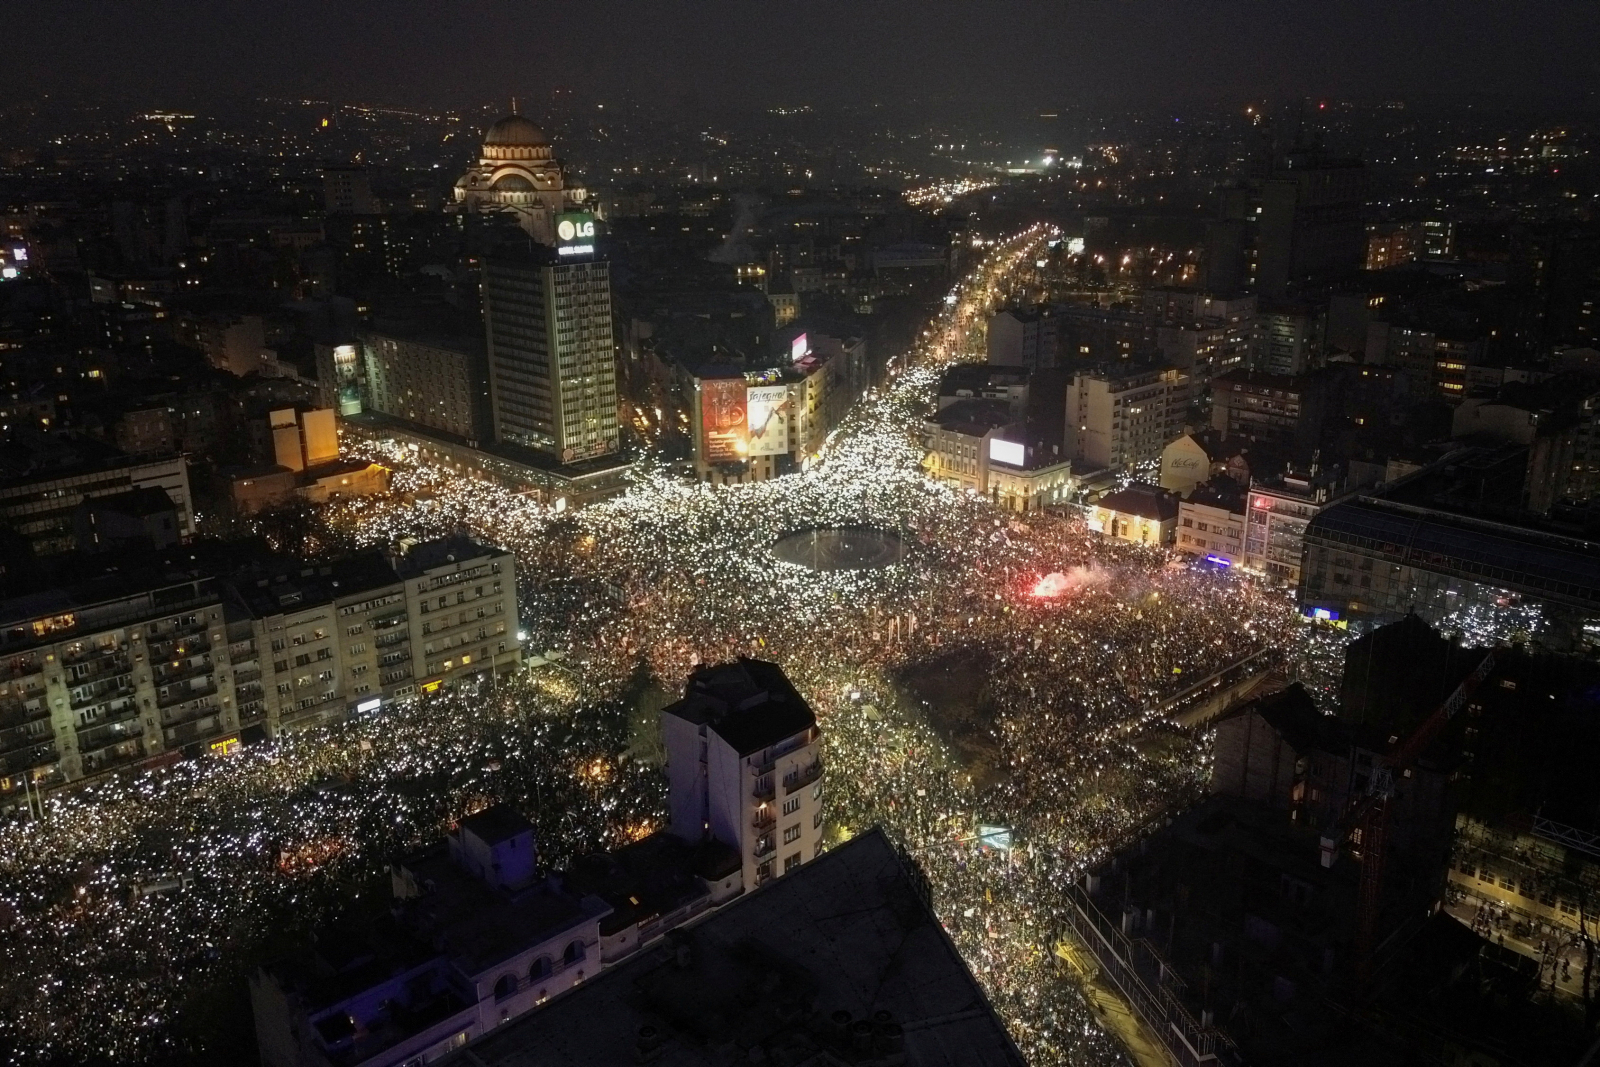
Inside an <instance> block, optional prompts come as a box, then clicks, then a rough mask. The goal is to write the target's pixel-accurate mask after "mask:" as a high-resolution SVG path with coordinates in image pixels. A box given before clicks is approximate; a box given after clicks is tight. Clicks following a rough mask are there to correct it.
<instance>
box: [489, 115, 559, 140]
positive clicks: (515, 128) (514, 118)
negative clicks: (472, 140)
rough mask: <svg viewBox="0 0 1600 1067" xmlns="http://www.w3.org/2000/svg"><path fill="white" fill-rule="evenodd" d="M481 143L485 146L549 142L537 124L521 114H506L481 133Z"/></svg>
mask: <svg viewBox="0 0 1600 1067" xmlns="http://www.w3.org/2000/svg"><path fill="white" fill-rule="evenodd" d="M483 143H484V145H485V147H487V146H489V145H518V146H532V145H545V144H549V143H550V142H549V141H548V140H547V139H546V138H545V135H544V131H543V130H541V129H540V128H539V127H538V125H537V124H535V123H533V122H530V121H529V120H527V119H525V118H523V117H522V116H521V115H507V116H506V117H505V118H503V119H501V120H500V121H498V122H496V123H495V124H494V125H493V126H490V127H489V129H488V132H486V133H485V134H484V135H483Z"/></svg>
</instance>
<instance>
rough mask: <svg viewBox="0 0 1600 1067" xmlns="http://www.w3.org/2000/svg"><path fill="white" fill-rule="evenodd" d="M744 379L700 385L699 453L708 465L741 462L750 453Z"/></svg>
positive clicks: (707, 382) (718, 379) (712, 381)
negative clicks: (702, 443) (702, 441)
mask: <svg viewBox="0 0 1600 1067" xmlns="http://www.w3.org/2000/svg"><path fill="white" fill-rule="evenodd" d="M744 390H745V385H744V379H743V378H708V379H706V380H704V381H702V382H701V383H700V430H701V433H702V434H703V435H704V438H705V450H704V451H703V452H702V453H701V454H702V455H703V456H704V457H705V461H706V462H707V463H711V464H720V463H743V462H744V460H745V459H746V457H748V456H749V454H750V425H749V422H748V418H747V416H746V414H745V405H744Z"/></svg>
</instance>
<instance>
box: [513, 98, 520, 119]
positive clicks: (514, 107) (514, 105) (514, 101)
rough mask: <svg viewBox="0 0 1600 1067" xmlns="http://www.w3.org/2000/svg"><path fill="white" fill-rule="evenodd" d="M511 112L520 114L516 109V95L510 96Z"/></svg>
mask: <svg viewBox="0 0 1600 1067" xmlns="http://www.w3.org/2000/svg"><path fill="white" fill-rule="evenodd" d="M511 113H512V114H513V115H518V114H521V112H519V111H518V110H517V98H516V97H514V96H513V97H512V98H511Z"/></svg>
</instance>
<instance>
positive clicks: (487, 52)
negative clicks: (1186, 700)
mask: <svg viewBox="0 0 1600 1067" xmlns="http://www.w3.org/2000/svg"><path fill="white" fill-rule="evenodd" d="M1502 10H1503V9H1502V8H1501V6H1500V5H1496V4H1492V3H1488V2H1486V0H1472V2H1469V3H1464V4H1453V5H1449V6H1448V7H1437V6H1431V5H1394V4H1387V3H1380V2H1378V0H1338V2H1331V3H1315V4H1313V3H1306V2H1295V3H1289V4H1279V5H1273V7H1272V9H1271V13H1270V17H1268V15H1267V11H1266V9H1265V8H1263V7H1261V6H1260V5H1257V4H1251V3H1246V2H1243V0H1229V2H1226V3H1220V4H1208V5H1193V4H1182V3H1178V2H1175V0H1131V2H1123V3H1047V2H1041V0H1005V2H1002V3H999V4H983V5H968V4H960V3H955V2H953V0H945V2H935V3H931V4H930V3H926V2H924V3H917V4H910V3H906V2H904V0H893V2H887V3H877V4H871V5H862V4H849V3H823V4H814V5H807V6H806V7H805V8H802V9H796V10H794V11H790V12H785V13H783V14H781V15H780V14H776V13H766V12H761V11H759V10H757V9H752V8H750V7H749V6H748V5H741V4H732V3H726V2H722V0H714V2H711V3H706V4H701V5H696V7H695V8H694V9H692V10H685V9H680V8H677V7H673V6H669V5H661V4H652V3H648V2H637V0H636V2H629V0H600V2H599V3H595V4H586V5H582V6H581V7H560V6H556V5H549V6H536V5H533V4H521V3H487V2H474V3H468V4H462V5H454V6H452V7H449V8H440V7H439V6H438V5H435V4H423V3H417V2H413V0H384V2H382V3H378V2H376V0H365V2H358V3H350V4H341V5H335V6H329V5H313V4H309V3H305V2H303V0H296V2H292V3H287V4H282V5H274V6H273V7H272V8H271V9H260V8H248V9H246V8H240V7H239V6H238V5H234V4H228V3H218V2H207V0H168V2H156V3H144V4H139V5H113V6H106V5H100V4H91V3H84V2H80V0H65V2H62V3H57V4H50V5H37V6H33V7H27V8H23V7H14V8H13V10H12V11H10V12H9V13H8V22H9V24H10V27H9V30H10V32H9V34H8V36H9V38H10V40H11V41H12V42H13V52H12V55H13V58H12V61H11V62H10V63H9V64H8V66H7V70H6V71H5V72H3V73H0V84H4V85H7V86H8V87H9V89H10V92H11V95H12V96H13V98H15V97H17V96H18V94H19V93H20V94H23V95H26V96H31V95H34V94H37V93H38V92H40V91H49V92H54V93H58V94H66V95H69V96H81V97H84V98H88V99H92V100H94V101H96V102H100V103H112V102H114V101H115V100H118V99H124V100H129V101H138V102H139V103H141V104H144V103H156V104H158V103H160V101H161V100H162V98H165V97H170V98H172V101H173V103H178V102H183V101H190V100H193V99H195V98H197V97H200V98H216V97H219V96H233V95H238V96H248V95H261V94H279V95H308V96H319V97H328V96H331V97H335V98H344V99H363V100H368V101H375V102H386V103H391V104H395V105H403V104H408V105H413V106H424V105H426V106H441V105H443V106H450V107H462V106H467V105H469V104H471V103H474V102H478V101H482V100H484V99H486V98H489V99H493V98H503V96H504V95H507V94H509V93H512V92H516V93H521V94H523V95H525V96H526V97H528V98H529V99H530V100H532V99H537V98H538V97H540V96H541V95H548V94H549V93H550V92H551V91H552V90H557V89H564V90H576V91H578V92H581V93H583V94H585V95H587V96H590V97H594V98H597V99H603V98H604V97H605V96H606V95H607V94H611V95H623V94H632V95H643V96H647V97H649V98H652V99H654V100H656V101H658V102H664V103H667V104H669V105H671V106H674V107H676V108H678V109H680V110H684V111H691V112H693V111H700V110H704V109H707V108H711V109H720V108H722V107H725V106H726V105H727V104H730V103H735V104H745V103H750V104H754V105H755V106H757V107H766V106H775V105H783V104H789V105H793V104H801V103H808V102H809V103H815V104H823V105H828V106H836V105H840V104H846V103H873V102H880V103H885V104H895V103H902V102H905V101H908V100H914V99H918V98H936V99H937V98H943V99H950V100H981V101H989V102H994V103H1005V102H1017V103H1022V104H1023V105H1024V106H1048V105H1070V104H1084V105H1088V106H1098V107H1104V106H1125V105H1143V106H1151V105H1155V106H1171V105H1177V104H1183V103H1196V102H1215V101H1220V100H1225V99H1234V100H1247V99H1262V98H1273V99H1279V100H1283V99H1295V98H1302V97H1311V98H1320V97H1327V96H1345V97H1358V98H1365V99H1391V98H1405V97H1415V98H1420V99H1427V100H1441V99H1451V98H1456V99H1466V100H1477V101H1480V102H1485V103H1488V102H1494V101H1496V100H1507V99H1512V100H1517V99H1521V100H1547V99H1564V100H1566V101H1568V102H1576V103H1588V104H1591V105H1592V103H1593V101H1594V89H1593V88H1592V85H1593V82H1594V80H1595V74H1596V71H1597V66H1596V64H1597V61H1596V60H1595V59H1594V57H1593V55H1592V51H1591V50H1588V49H1586V48H1585V47H1584V42H1585V41H1589V40H1593V39H1594V38H1595V37H1596V36H1597V35H1600V11H1597V10H1596V8H1595V7H1594V5H1592V4H1581V3H1568V2H1563V0H1533V2H1531V3H1529V4H1524V5H1519V11H1518V17H1517V18H1515V19H1504V18H1501V17H1499V15H1500V13H1501V12H1502ZM597 27H604V31H603V32H600V31H598V30H597Z"/></svg>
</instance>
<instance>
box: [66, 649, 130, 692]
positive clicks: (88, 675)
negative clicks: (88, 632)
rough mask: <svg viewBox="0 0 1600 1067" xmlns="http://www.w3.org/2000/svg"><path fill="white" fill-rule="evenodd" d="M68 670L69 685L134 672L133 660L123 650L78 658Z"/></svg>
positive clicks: (82, 683)
mask: <svg viewBox="0 0 1600 1067" xmlns="http://www.w3.org/2000/svg"><path fill="white" fill-rule="evenodd" d="M70 667H71V669H69V670H68V671H67V684H68V685H84V684H86V683H89V682H96V681H99V680H100V679H102V678H114V677H116V676H117V675H119V674H131V673H133V662H132V661H131V660H130V659H129V658H128V654H127V653H126V652H123V651H117V652H113V653H111V654H107V655H101V656H95V657H92V658H89V659H78V660H75V661H73V662H72V663H71V664H70Z"/></svg>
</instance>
